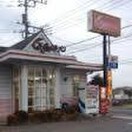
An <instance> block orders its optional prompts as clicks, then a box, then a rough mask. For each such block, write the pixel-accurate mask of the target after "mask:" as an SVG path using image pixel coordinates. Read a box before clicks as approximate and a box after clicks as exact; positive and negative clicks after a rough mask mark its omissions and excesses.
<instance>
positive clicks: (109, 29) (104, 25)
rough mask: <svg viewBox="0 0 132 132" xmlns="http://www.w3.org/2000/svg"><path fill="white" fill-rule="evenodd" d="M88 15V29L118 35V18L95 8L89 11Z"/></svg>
mask: <svg viewBox="0 0 132 132" xmlns="http://www.w3.org/2000/svg"><path fill="white" fill-rule="evenodd" d="M88 15H89V16H88V27H89V31H92V32H96V33H100V34H106V35H110V36H114V37H118V36H120V34H121V33H120V32H121V31H120V30H121V24H120V18H118V17H115V16H111V15H108V14H105V13H100V12H98V11H95V10H92V11H90V12H89V14H88Z"/></svg>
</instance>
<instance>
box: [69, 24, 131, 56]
mask: <svg viewBox="0 0 132 132" xmlns="http://www.w3.org/2000/svg"><path fill="white" fill-rule="evenodd" d="M131 26H132V25H131ZM129 27H130V25H129V26H128V25H127V26H125V27H123V28H122V29H126V28H129ZM131 36H132V33H131V34H128V35H126V36H124V37H123V38H118V39H116V40H112V42H116V41H120V40H121V39H124V38H128V37H131ZM77 44H78V43H77ZM93 44H95V42H94V43H93ZM101 44H102V43H98V44H95V45H92V46H90V47H87V48H86V47H85V48H83V49H79V50H75V51H71V52H69V54H72V53H76V52H82V51H85V50H88V49H92V48H95V47H98V46H100V45H101Z"/></svg>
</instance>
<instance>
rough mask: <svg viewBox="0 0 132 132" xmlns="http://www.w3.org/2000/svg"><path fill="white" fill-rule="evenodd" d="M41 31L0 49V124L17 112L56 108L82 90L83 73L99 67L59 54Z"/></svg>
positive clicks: (85, 75)
mask: <svg viewBox="0 0 132 132" xmlns="http://www.w3.org/2000/svg"><path fill="white" fill-rule="evenodd" d="M61 51H62V52H64V51H65V47H63V46H60V47H59V46H57V45H53V44H52V42H51V41H50V40H49V39H48V37H47V36H46V35H45V33H44V32H43V31H40V32H38V33H35V34H33V35H32V36H30V37H28V38H27V39H26V40H23V41H21V42H19V43H17V44H15V45H13V46H11V47H8V48H7V47H0V120H5V119H6V116H7V115H8V114H10V113H13V112H15V111H17V110H24V111H32V110H45V109H50V108H60V99H61V98H62V97H65V96H69V97H72V96H77V95H78V92H77V88H79V87H86V85H87V84H86V78H87V72H92V71H99V70H102V65H99V64H91V63H87V64H86V63H83V62H80V61H78V60H77V59H76V58H75V57H74V56H64V55H61V54H60V52H61Z"/></svg>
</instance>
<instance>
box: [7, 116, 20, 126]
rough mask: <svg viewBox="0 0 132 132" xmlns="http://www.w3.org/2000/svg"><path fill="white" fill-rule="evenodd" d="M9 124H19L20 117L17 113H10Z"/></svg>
mask: <svg viewBox="0 0 132 132" xmlns="http://www.w3.org/2000/svg"><path fill="white" fill-rule="evenodd" d="M7 125H9V126H11V125H18V118H17V116H16V115H14V114H12V115H8V116H7Z"/></svg>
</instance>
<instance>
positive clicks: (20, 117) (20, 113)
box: [14, 110, 28, 123]
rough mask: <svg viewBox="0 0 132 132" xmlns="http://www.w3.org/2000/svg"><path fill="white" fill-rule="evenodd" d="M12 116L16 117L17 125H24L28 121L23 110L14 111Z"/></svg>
mask: <svg viewBox="0 0 132 132" xmlns="http://www.w3.org/2000/svg"><path fill="white" fill-rule="evenodd" d="M14 115H16V116H17V118H18V122H19V123H24V122H27V121H28V113H27V112H25V111H23V110H20V111H16V112H15V113H14Z"/></svg>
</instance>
